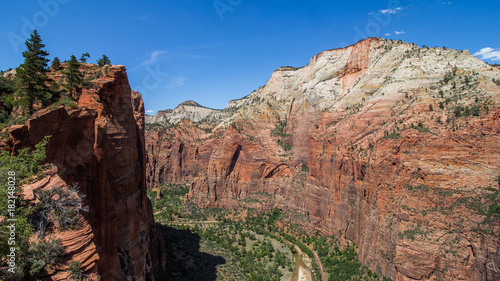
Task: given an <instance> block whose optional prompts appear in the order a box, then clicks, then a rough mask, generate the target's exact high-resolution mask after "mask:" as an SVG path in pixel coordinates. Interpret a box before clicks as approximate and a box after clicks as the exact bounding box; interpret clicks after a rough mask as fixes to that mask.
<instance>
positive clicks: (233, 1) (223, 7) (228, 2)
mask: <svg viewBox="0 0 500 281" xmlns="http://www.w3.org/2000/svg"><path fill="white" fill-rule="evenodd" d="M242 2H243V0H215V1H214V2H213V3H212V5H213V6H214V9H215V12H217V15H218V16H219V19H220V20H221V21H224V14H225V13H227V12H233V11H234V9H235V8H236V7H238V6H239V5H241V3H242Z"/></svg>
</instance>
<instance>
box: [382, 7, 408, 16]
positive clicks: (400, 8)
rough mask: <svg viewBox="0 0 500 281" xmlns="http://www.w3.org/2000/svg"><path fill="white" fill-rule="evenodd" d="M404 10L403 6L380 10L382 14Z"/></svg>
mask: <svg viewBox="0 0 500 281" xmlns="http://www.w3.org/2000/svg"><path fill="white" fill-rule="evenodd" d="M401 10H403V7H397V8H394V9H386V10H380V12H381V13H382V14H395V13H397V12H399V11H401Z"/></svg>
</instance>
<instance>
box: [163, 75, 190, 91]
mask: <svg viewBox="0 0 500 281" xmlns="http://www.w3.org/2000/svg"><path fill="white" fill-rule="evenodd" d="M184 82H186V77H184V76H179V77H176V78H175V79H174V80H173V81H172V82H170V83H169V84H168V85H167V88H169V89H175V88H180V87H182V86H184Z"/></svg>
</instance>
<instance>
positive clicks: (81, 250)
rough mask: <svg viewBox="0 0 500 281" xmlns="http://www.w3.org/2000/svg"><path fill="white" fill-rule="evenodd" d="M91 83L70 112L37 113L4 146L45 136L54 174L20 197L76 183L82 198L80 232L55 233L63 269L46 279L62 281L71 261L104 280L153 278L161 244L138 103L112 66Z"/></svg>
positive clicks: (123, 76) (62, 109)
mask: <svg viewBox="0 0 500 281" xmlns="http://www.w3.org/2000/svg"><path fill="white" fill-rule="evenodd" d="M93 83H95V85H96V87H95V88H94V89H86V90H84V91H83V93H82V94H81V96H80V97H79V100H78V101H77V106H76V107H75V108H70V107H64V106H59V107H56V108H47V109H43V110H41V111H39V112H37V113H36V114H35V115H34V116H33V117H32V118H31V119H29V120H28V121H27V122H26V124H25V125H19V126H14V127H11V128H10V135H11V138H10V140H9V141H8V142H7V143H6V145H7V146H9V149H13V150H16V149H18V148H21V147H29V146H34V145H35V144H36V143H38V142H40V141H41V140H42V138H43V137H44V136H47V135H50V136H51V139H50V142H49V143H48V145H47V158H46V161H45V162H46V163H49V164H51V165H52V166H53V168H52V169H51V170H50V171H48V172H47V173H46V177H45V178H44V179H43V180H42V181H40V182H38V183H35V185H31V186H28V187H25V193H27V195H28V196H29V193H30V191H31V190H32V189H34V188H35V189H36V188H51V187H53V186H61V185H62V186H67V185H72V184H73V183H77V184H78V185H79V186H80V189H81V191H82V192H83V194H85V195H86V200H85V203H86V204H87V205H88V206H89V210H90V211H89V213H86V214H84V215H83V217H82V218H81V222H80V228H79V229H77V230H71V231H65V232H61V233H56V234H55V235H56V237H58V238H61V240H62V243H63V246H64V247H65V251H66V252H65V258H66V266H62V267H61V268H59V269H60V270H59V271H56V272H53V273H52V279H53V280H66V278H67V276H68V273H66V272H64V270H65V269H67V265H68V264H69V262H70V261H72V260H76V261H80V262H81V263H82V266H83V267H82V268H83V269H84V272H85V273H87V274H89V273H96V274H99V275H100V276H101V278H102V280H153V279H152V278H153V270H154V269H155V268H156V269H159V268H161V262H160V256H161V245H160V244H159V243H161V242H160V240H158V239H157V236H156V230H155V229H154V225H153V224H154V221H153V216H152V210H151V206H150V203H149V202H148V199H147V197H146V181H145V168H146V166H145V139H144V105H143V102H142V98H141V96H140V95H139V94H138V93H137V92H132V91H131V90H130V86H129V83H128V78H127V74H126V71H125V67H124V66H110V67H109V69H107V73H106V74H105V75H104V76H103V77H101V78H98V79H94V80H93ZM4 145H5V144H4ZM4 148H7V147H4Z"/></svg>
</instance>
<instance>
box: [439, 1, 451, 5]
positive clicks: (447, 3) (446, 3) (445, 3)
mask: <svg viewBox="0 0 500 281" xmlns="http://www.w3.org/2000/svg"><path fill="white" fill-rule="evenodd" d="M439 3H441V4H443V5H451V2H450V1H443V0H440V1H439Z"/></svg>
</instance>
